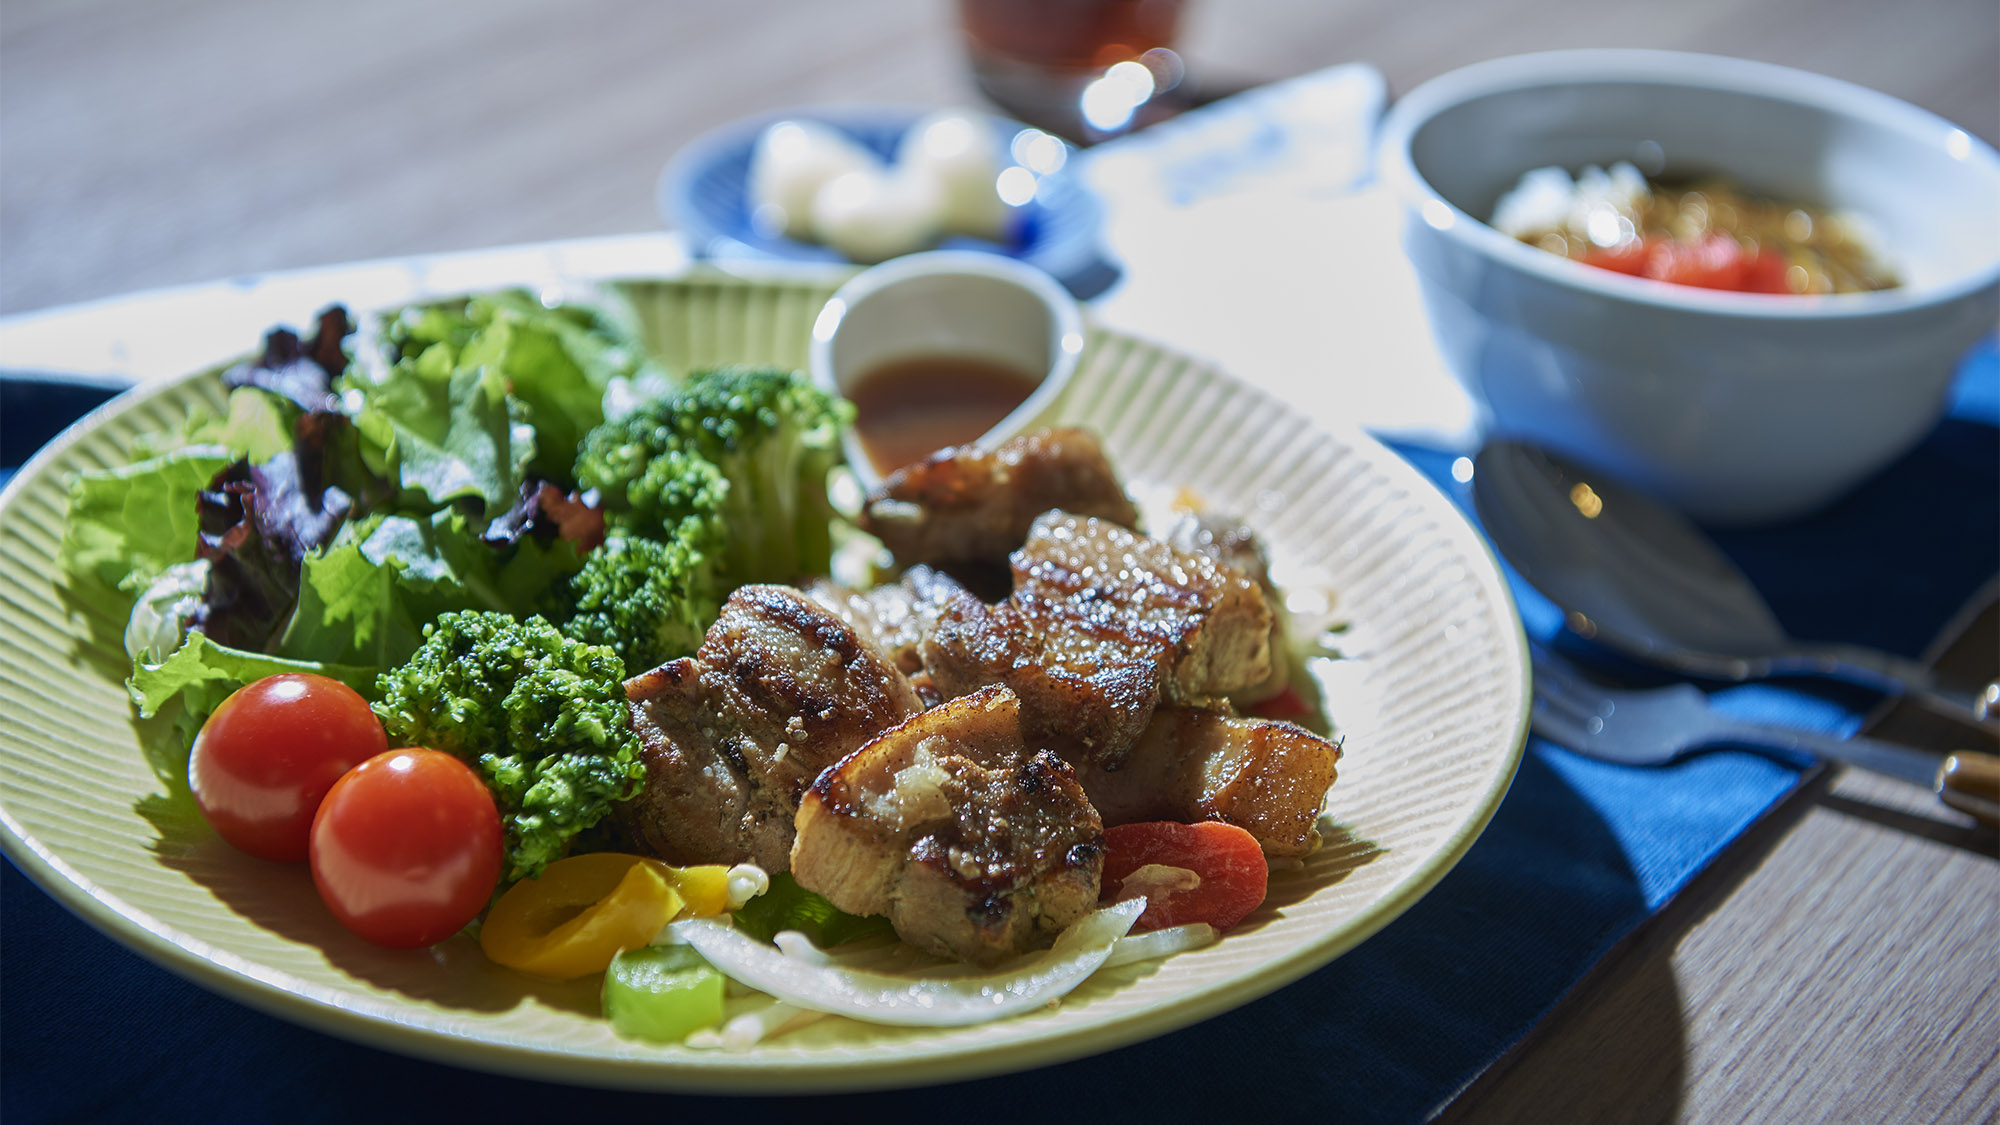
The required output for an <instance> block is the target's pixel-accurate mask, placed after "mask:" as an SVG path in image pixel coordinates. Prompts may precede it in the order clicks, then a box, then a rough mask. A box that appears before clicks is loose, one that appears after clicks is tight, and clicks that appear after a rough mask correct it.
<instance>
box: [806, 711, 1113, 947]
mask: <svg viewBox="0 0 2000 1125" xmlns="http://www.w3.org/2000/svg"><path fill="white" fill-rule="evenodd" d="M1103 868H1104V825H1103V822H1102V821H1101V820H1100V819H1099V817H1098V815H1097V811H1096V810H1095V809H1093V808H1092V807H1091V805H1090V802H1089V800H1088V799H1087V798H1086V797H1085V795H1084V792H1083V787H1082V786H1081V785H1079V784H1078V782H1077V779H1076V772H1075V770H1074V769H1072V768H1071V767H1070V765H1069V764H1068V763H1067V762H1064V761H1063V760H1062V759H1061V758H1060V757H1057V756H1056V755H1055V754H1053V753H1051V752H1049V751H1047V750H1030V749H1029V748H1028V744H1026V743H1024V742H1023V741H1022V731H1021V724H1020V708H1019V703H1018V701H1017V700H1016V698H1015V696H1014V694H1013V693H1012V692H1010V691H1008V690H1007V689H1006V688H1004V687H989V688H986V689H983V690H981V691H977V692H974V693H972V694H970V695H966V696H962V697H960V698H958V699H954V700H952V701H950V702H948V703H945V704H943V705H942V706H939V707H936V708H933V709H932V710H930V711H926V712H924V713H923V714H921V715H918V716H916V717H915V718H912V719H910V720H908V721H906V722H904V723H903V724H902V725H901V726H899V727H897V728H895V729H894V730H891V731H888V732H887V733H885V734H883V735H882V736H881V737H880V738H878V739H876V740H874V741H873V742H871V743H869V744H868V745H867V746H865V747H863V748H862V749H861V750H859V751H857V752H855V753H854V754H852V755H850V756H849V757H847V758H846V759H844V760H842V761H841V762H840V764H839V765H837V766H835V767H834V768H832V769H830V770H827V771H826V772H825V773H824V774H821V775H820V778H819V780H818V781H816V782H814V783H813V785H812V788H811V790H810V791H809V792H808V793H807V794H806V797H805V800H804V802H803V803H802V804H801V805H800V807H799V814H798V839H797V841H796V843H794V845H793V847H792V872H793V875H794V876H795V877H796V878H797V879H798V881H799V883H800V885H802V886H804V887H806V888H808V889H810V890H814V891H817V892H819V893H820V894H823V895H825V896H826V897H827V898H828V899H830V900H831V901H832V902H833V904H834V905H835V906H838V907H840V908H841V909H842V910H846V911H850V912H853V913H857V914H883V915H887V916H888V918H889V920H890V922H891V923H892V924H893V925H894V926H895V928H896V933H897V935H898V936H900V937H901V938H902V939H903V940H904V941H906V942H908V943H910V944H911V945H914V946H917V947H919V948H921V949H924V950H927V951H929V952H931V953H935V954H938V955H939V956H944V957H952V958H956V959H959V960H963V961H971V962H975V963H978V964H993V963H995V962H998V961H1001V960H1004V959H1006V958H1007V957H1010V956H1012V955H1014V954H1016V953H1020V952H1022V951H1023V950H1026V949H1028V948H1030V947H1031V946H1033V945H1035V944H1038V943H1039V942H1040V941H1041V940H1042V939H1043V938H1044V937H1046V936H1047V935H1049V934H1053V933H1055V932H1057V931H1059V930H1061V929H1062V928H1063V927H1065V926H1067V925H1069V924H1070V923H1071V922H1074V921H1076V920H1077V919H1079V918H1081V917H1083V916H1084V915H1085V914H1087V913H1089V912H1090V910H1091V909H1092V908H1093V907H1094V906H1095V905H1096V903H1097V896H1098V891H1099V887H1100V881H1101V878H1102V874H1103Z"/></svg>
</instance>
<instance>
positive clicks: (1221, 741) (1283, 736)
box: [1079, 708, 1340, 857]
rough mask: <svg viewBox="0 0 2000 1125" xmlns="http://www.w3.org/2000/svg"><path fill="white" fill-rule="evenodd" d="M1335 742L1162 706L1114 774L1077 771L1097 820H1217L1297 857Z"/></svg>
mask: <svg viewBox="0 0 2000 1125" xmlns="http://www.w3.org/2000/svg"><path fill="white" fill-rule="evenodd" d="M1339 761H1340V746H1339V745H1338V744H1337V743H1333V742H1329V741H1327V740H1326V739H1324V738H1321V737H1320V736H1318V735H1316V734H1314V733H1313V732H1311V731H1309V730H1306V729H1305V728H1304V727H1300V726H1295V725H1293V724H1291V723H1283V722H1276V721H1273V720H1270V719H1241V718H1236V717H1234V716H1230V715H1224V714H1220V713H1218V712H1214V711H1203V710H1194V709H1182V708H1161V709H1160V710H1158V711H1155V712H1154V713H1153V719H1152V721H1151V722H1150V723H1148V724H1147V725H1146V732H1145V733H1144V734H1143V735H1141V736H1140V738H1139V741H1138V743H1137V744H1136V745H1135V746H1133V747H1132V752H1131V753H1130V754H1129V755H1127V756H1126V758H1125V761H1124V762H1123V764H1122V765H1121V767H1120V768H1119V769H1116V770H1106V769H1098V768H1094V767H1086V768H1084V769H1083V770H1082V771H1080V773H1079V777H1080V778H1081V780H1082V782H1083V791H1084V792H1085V793H1087V794H1089V796H1090V803H1091V804H1092V805H1095V806H1096V807H1097V811H1098V812H1099V813H1100V814H1102V816H1103V817H1104V823H1105V824H1107V825H1113V824H1134V823H1138V822H1140V821H1146V820H1174V821H1179V822H1181V823H1183V824H1187V823H1192V822H1194V821H1197V820H1221V821H1226V822H1228V823H1230V824H1234V825H1236V826H1237V827H1238V828H1241V829H1243V830H1244V831H1246V832H1248V833H1250V835H1252V836H1254V837H1256V839H1257V843H1258V844H1260V845H1262V847H1263V849H1264V854H1265V855H1268V856H1274V857H1280V856H1283V857H1290V856H1303V855H1306V854H1308V853H1309V852H1311V851H1312V850H1313V849H1314V848H1316V847H1318V846H1319V833H1318V831H1317V829H1316V827H1315V825H1316V824H1317V822H1318V820H1319V812H1320V807H1321V806H1322V805H1324V804H1325V803H1326V791H1327V789H1328V788H1329V787H1331V786H1332V785H1333V780H1334V774H1335V772H1336V766H1337V765H1338V763H1339Z"/></svg>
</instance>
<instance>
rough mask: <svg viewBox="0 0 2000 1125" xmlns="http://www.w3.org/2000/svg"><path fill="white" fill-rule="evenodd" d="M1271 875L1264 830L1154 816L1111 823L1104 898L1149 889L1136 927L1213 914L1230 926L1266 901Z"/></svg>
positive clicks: (1221, 925) (1210, 919)
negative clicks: (1261, 839)
mask: <svg viewBox="0 0 2000 1125" xmlns="http://www.w3.org/2000/svg"><path fill="white" fill-rule="evenodd" d="M1269 877H1270V866H1269V864H1268V863H1267V862H1266V861H1265V859H1264V850H1263V849H1262V848H1260V847H1258V845H1257V838H1256V837H1254V836H1252V835H1250V833H1248V832H1246V831H1244V830H1243V829H1241V828H1238V827H1237V826H1235V825H1234V824H1223V823H1221V822H1220V821H1213V820H1205V821H1201V822H1199V823H1196V824H1175V823H1172V822H1170V821H1164V820H1155V821H1144V822H1141V823H1138V824H1117V825H1112V826H1111V827H1109V828H1106V829H1105V830H1104V897H1105V899H1106V900H1107V901H1111V902H1116V901H1119V900H1120V899H1123V898H1126V897H1129V896H1128V894H1127V892H1128V891H1129V892H1133V893H1138V894H1144V895H1145V896H1146V912H1145V913H1144V914H1141V915H1140V916H1139V921H1138V923H1137V924H1136V925H1135V926H1134V927H1133V928H1134V929H1140V930H1157V929H1162V928H1164V927H1167V926H1179V925H1183V924H1185V923H1188V922H1207V923H1208V924H1209V925H1211V926H1214V927H1215V928H1216V929H1218V930H1226V929H1228V928H1229V927H1231V926H1234V925H1235V924H1236V923H1238V922H1241V921H1242V920H1243V919H1244V917H1245V916H1246V915H1248V914H1249V913H1250V912H1251V911H1253V910H1255V909H1257V907H1258V906H1259V905H1260V904H1262V903H1263V901H1264V892H1265V890H1266V886H1267V880H1268V879H1269ZM1128 883H1130V884H1131V885H1130V886H1129V887H1128V886H1127V885H1126V884H1128Z"/></svg>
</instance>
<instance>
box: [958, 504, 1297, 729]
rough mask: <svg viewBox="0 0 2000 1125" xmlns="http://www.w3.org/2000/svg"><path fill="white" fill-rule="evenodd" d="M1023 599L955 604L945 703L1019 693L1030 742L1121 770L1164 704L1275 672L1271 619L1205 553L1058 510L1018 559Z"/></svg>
mask: <svg viewBox="0 0 2000 1125" xmlns="http://www.w3.org/2000/svg"><path fill="white" fill-rule="evenodd" d="M1012 561H1013V570H1014V594H1013V596H1012V597H1011V598H1009V599H1008V600H1007V601H1005V602H1002V603H1000V604H999V605H996V606H990V607H989V606H986V605H983V604H981V603H979V602H978V601H977V600H975V599H973V598H971V597H969V596H967V597H960V598H957V599H955V600H954V601H952V602H951V604H950V605H948V606H947V607H946V608H945V610H944V612H943V613H942V614H941V615H940V616H939V618H938V625H937V630H936V632H934V633H933V634H932V635H931V637H930V638H929V639H928V640H927V641H925V642H924V644H923V657H924V667H925V668H926V669H927V670H929V672H930V674H931V679H932V681H933V682H934V683H935V684H936V685H937V688H938V690H939V691H940V692H942V693H943V694H944V695H945V696H947V697H951V696H958V695H964V694H966V693H968V692H971V691H974V690H976V689H978V688H980V687H984V686H985V685H987V684H996V683H997V684H1006V685H1007V686H1008V687H1010V688H1012V689H1013V690H1014V692H1015V694H1017V695H1019V696H1020V697H1021V716H1022V720H1021V721H1022V726H1023V729H1024V731H1025V732H1026V735H1027V738H1028V740H1029V741H1030V742H1031V743H1033V744H1035V745H1043V746H1049V747H1052V748H1054V749H1055V750H1057V751H1058V752H1059V753H1061V754H1062V755H1063V756H1064V757H1065V758H1068V759H1069V760H1070V761H1071V762H1072V763H1075V764H1077V765H1079V766H1096V767H1101V768H1106V769H1116V768H1118V764H1119V763H1120V762H1121V761H1122V760H1123V759H1124V756H1125V754H1126V752H1127V751H1128V750H1129V749H1130V748H1131V746H1132V744H1133V743H1134V742H1136V741H1137V740H1138V738H1139V734H1140V732H1142V731H1144V730H1145V729H1146V723H1147V721H1148V720H1149V719H1151V718H1152V715H1153V708H1154V707H1156V706H1158V705H1159V703H1160V702H1161V701H1162V699H1164V700H1165V701H1167V702H1169V703H1176V704H1196V705H1200V704H1205V703H1209V702H1211V701H1214V700H1216V699H1218V698H1220V697H1222V696H1225V695H1227V694H1228V693H1230V692H1232V691H1238V690H1240V689H1242V688H1245V687H1249V686H1250V685H1252V684H1256V683H1259V682H1261V681H1263V680H1264V678H1265V677H1267V676H1268V675H1270V671H1271V647H1270V637H1271V610H1270V607H1269V606H1268V605H1266V604H1265V602H1264V595H1263V592H1262V591H1260V590H1259V589H1258V588H1257V585H1256V584H1255V583H1254V582H1251V581H1250V580H1249V579H1247V578H1245V577H1243V575H1242V574H1240V573H1238V572H1237V571H1235V570H1232V569H1230V568H1228V567H1224V566H1220V565H1218V564H1217V563H1216V562H1215V561H1214V560H1213V559H1210V558H1207V557H1206V556H1202V555H1196V554H1190V553H1188V552H1186V551H1177V550H1175V549H1174V548H1172V547H1169V546H1167V545H1166V544H1165V543H1161V542H1159V541H1158V540H1154V539H1147V538H1144V537H1142V536H1138V535H1134V534H1133V533H1132V532H1130V531H1127V530H1125V529H1124V528H1122V527H1118V526H1116V525H1115V524H1111V523H1107V522H1105V521H1103V520H1097V519H1088V518H1078V517H1076V516H1073V515H1070V514H1068V513H1065V512H1050V513H1047V514H1046V515H1044V516H1042V517H1041V518H1039V519H1037V520H1036V521H1035V523H1034V526H1033V528H1032V529H1031V530H1030V531H1029V534H1028V539H1027V542H1026V543H1025V544H1023V545H1022V547H1021V549H1020V550H1018V551H1016V552H1014V555H1013V560H1012Z"/></svg>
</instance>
